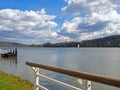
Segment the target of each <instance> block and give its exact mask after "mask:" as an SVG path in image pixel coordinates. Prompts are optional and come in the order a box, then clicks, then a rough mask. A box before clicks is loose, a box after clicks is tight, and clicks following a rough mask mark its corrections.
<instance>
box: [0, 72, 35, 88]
mask: <svg viewBox="0 0 120 90" xmlns="http://www.w3.org/2000/svg"><path fill="white" fill-rule="evenodd" d="M0 90H33V84H32V83H31V82H30V81H28V80H22V79H21V78H20V77H17V76H13V75H12V74H7V73H5V72H3V71H1V70H0Z"/></svg>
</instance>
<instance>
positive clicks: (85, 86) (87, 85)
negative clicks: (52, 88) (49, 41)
mask: <svg viewBox="0 0 120 90" xmlns="http://www.w3.org/2000/svg"><path fill="white" fill-rule="evenodd" d="M31 68H32V69H33V71H34V72H35V76H36V77H35V79H36V80H35V83H36V84H35V90H40V89H42V90H49V89H47V88H45V87H44V86H42V85H40V84H39V81H40V77H42V78H44V79H47V80H49V81H51V82H53V83H55V84H58V85H60V86H62V87H65V88H66V89H67V90H91V82H90V81H87V80H84V79H78V82H79V83H80V85H81V87H82V88H81V89H80V88H78V87H75V86H72V85H70V84H67V83H64V82H61V81H58V80H55V79H53V78H50V77H47V76H45V75H42V74H40V72H39V68H37V67H31Z"/></svg>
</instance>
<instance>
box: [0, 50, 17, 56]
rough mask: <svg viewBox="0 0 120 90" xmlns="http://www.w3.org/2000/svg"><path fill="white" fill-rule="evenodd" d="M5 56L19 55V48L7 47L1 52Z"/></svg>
mask: <svg viewBox="0 0 120 90" xmlns="http://www.w3.org/2000/svg"><path fill="white" fill-rule="evenodd" d="M1 57H3V58H9V57H17V48H13V49H7V50H6V52H3V53H2V54H1Z"/></svg>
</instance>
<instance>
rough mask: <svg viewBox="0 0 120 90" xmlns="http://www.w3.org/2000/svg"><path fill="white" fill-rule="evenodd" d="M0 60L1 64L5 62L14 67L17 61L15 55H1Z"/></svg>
mask: <svg viewBox="0 0 120 90" xmlns="http://www.w3.org/2000/svg"><path fill="white" fill-rule="evenodd" d="M0 62H1V63H3V64H4V63H7V65H8V64H9V66H12V67H14V68H16V67H17V63H18V61H17V57H8V58H4V57H1V58H0Z"/></svg>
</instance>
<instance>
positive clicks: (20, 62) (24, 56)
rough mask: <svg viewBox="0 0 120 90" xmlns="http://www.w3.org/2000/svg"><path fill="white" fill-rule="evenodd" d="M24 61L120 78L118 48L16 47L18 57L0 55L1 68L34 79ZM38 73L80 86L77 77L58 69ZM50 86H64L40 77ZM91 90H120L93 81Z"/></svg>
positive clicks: (56, 87)
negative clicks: (61, 72)
mask: <svg viewBox="0 0 120 90" xmlns="http://www.w3.org/2000/svg"><path fill="white" fill-rule="evenodd" d="M26 61H32V62H36V63H42V64H48V65H52V66H57V67H62V68H68V69H73V70H79V71H84V72H89V73H95V74H101V75H107V76H111V77H117V78H120V48H36V47H21V48H18V57H17V58H10V59H4V58H0V69H2V70H3V71H5V72H7V73H12V74H14V75H17V76H20V77H21V78H23V79H28V80H31V82H34V72H33V71H32V69H31V68H30V67H29V66H27V65H26V64H25V62H26ZM40 72H41V73H43V74H45V75H47V76H49V77H52V78H55V79H58V80H61V81H64V82H67V83H69V84H72V85H75V86H78V87H79V84H78V82H77V79H75V78H72V77H68V76H66V75H61V74H59V73H54V72H49V71H44V70H40ZM41 84H42V85H45V86H46V87H49V88H50V89H51V90H66V89H63V88H61V87H59V86H57V85H54V84H52V83H50V82H49V81H45V80H44V79H41ZM92 90H120V89H119V88H115V87H111V86H106V85H102V84H98V83H94V82H92Z"/></svg>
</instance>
